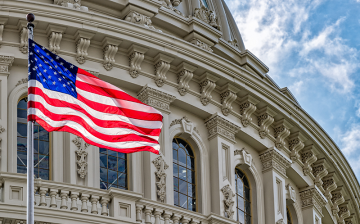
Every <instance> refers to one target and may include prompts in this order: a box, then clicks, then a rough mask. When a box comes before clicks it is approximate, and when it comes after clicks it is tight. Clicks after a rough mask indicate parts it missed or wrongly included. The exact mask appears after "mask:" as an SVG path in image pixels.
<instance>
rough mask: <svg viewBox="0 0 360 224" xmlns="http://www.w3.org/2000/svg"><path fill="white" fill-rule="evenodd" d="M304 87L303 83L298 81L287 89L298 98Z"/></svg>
mask: <svg viewBox="0 0 360 224" xmlns="http://www.w3.org/2000/svg"><path fill="white" fill-rule="evenodd" d="M303 86H304V81H302V80H301V81H298V82H295V83H294V84H292V85H291V86H289V89H290V91H291V92H292V93H294V94H295V96H299V95H300V93H301V91H302V89H303Z"/></svg>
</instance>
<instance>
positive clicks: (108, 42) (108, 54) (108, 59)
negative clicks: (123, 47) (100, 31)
mask: <svg viewBox="0 0 360 224" xmlns="http://www.w3.org/2000/svg"><path fill="white" fill-rule="evenodd" d="M120 43H121V41H120V40H116V39H113V38H109V37H105V38H104V40H103V42H102V47H103V52H104V62H103V65H104V68H105V69H106V70H107V71H110V70H111V69H112V68H113V67H114V64H115V55H116V53H117V52H118V50H119V47H118V46H119V45H120Z"/></svg>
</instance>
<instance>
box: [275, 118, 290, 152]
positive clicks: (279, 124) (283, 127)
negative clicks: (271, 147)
mask: <svg viewBox="0 0 360 224" xmlns="http://www.w3.org/2000/svg"><path fill="white" fill-rule="evenodd" d="M291 127H292V125H291V124H290V123H289V122H287V121H286V120H285V119H281V120H278V121H276V122H275V123H274V134H275V136H274V137H275V139H276V142H275V146H276V148H278V149H284V148H285V138H287V137H288V136H289V135H290V128H291Z"/></svg>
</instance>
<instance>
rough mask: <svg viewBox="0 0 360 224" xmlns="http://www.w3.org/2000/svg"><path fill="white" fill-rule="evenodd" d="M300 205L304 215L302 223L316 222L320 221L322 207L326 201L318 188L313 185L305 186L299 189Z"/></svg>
mask: <svg viewBox="0 0 360 224" xmlns="http://www.w3.org/2000/svg"><path fill="white" fill-rule="evenodd" d="M300 198H301V207H302V213H303V217H304V223H309V224H317V223H322V222H321V219H322V217H323V214H322V208H323V207H324V206H325V205H326V203H327V202H328V201H327V199H326V198H325V196H324V195H323V194H322V193H321V191H320V190H319V188H317V187H316V186H315V185H313V186H311V187H307V188H305V189H303V190H301V191H300Z"/></svg>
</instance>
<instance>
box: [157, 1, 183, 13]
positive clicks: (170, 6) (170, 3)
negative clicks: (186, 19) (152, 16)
mask: <svg viewBox="0 0 360 224" xmlns="http://www.w3.org/2000/svg"><path fill="white" fill-rule="evenodd" d="M181 2H182V0H162V6H164V7H165V8H167V9H170V10H172V11H174V12H176V13H177V14H179V15H182V16H184V14H183V13H182V12H180V11H179V10H178V9H176V8H174V7H173V6H178V5H180V3H181Z"/></svg>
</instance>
